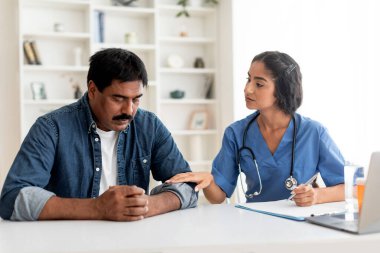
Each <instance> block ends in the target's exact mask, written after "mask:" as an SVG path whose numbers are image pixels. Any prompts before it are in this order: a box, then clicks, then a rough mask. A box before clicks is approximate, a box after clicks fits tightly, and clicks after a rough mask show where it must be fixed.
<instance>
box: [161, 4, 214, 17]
mask: <svg viewBox="0 0 380 253" xmlns="http://www.w3.org/2000/svg"><path fill="white" fill-rule="evenodd" d="M158 9H159V11H160V12H166V13H173V17H175V16H176V15H177V13H178V12H180V11H181V10H182V9H183V8H182V6H179V5H169V4H168V5H159V7H158ZM186 9H187V11H188V12H189V14H190V16H195V17H196V16H198V17H199V16H201V17H202V16H208V15H211V14H214V13H215V8H212V7H192V6H187V7H186Z"/></svg>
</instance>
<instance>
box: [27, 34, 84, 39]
mask: <svg viewBox="0 0 380 253" xmlns="http://www.w3.org/2000/svg"><path fill="white" fill-rule="evenodd" d="M22 36H23V37H24V38H26V39H27V38H45V39H72V40H84V39H90V34H89V33H70V32H30V33H24V34H23V35H22Z"/></svg>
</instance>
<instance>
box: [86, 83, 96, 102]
mask: <svg viewBox="0 0 380 253" xmlns="http://www.w3.org/2000/svg"><path fill="white" fill-rule="evenodd" d="M87 89H88V96H89V97H90V98H94V96H95V91H96V85H95V83H94V82H93V81H92V80H90V81H89V82H88V85H87Z"/></svg>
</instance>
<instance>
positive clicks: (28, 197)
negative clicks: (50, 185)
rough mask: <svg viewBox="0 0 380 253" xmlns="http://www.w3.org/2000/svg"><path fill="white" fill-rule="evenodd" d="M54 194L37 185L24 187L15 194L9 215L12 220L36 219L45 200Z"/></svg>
mask: <svg viewBox="0 0 380 253" xmlns="http://www.w3.org/2000/svg"><path fill="white" fill-rule="evenodd" d="M52 196H55V194H54V193H52V192H49V191H47V190H44V189H42V188H39V187H34V186H30V187H25V188H23V189H21V190H20V192H19V194H18V195H17V198H16V201H15V204H14V210H13V213H12V216H11V218H10V219H11V220H13V221H35V220H38V217H39V216H40V213H41V211H42V209H43V208H44V206H45V204H46V202H47V201H48V200H49V199H50V198H51V197H52Z"/></svg>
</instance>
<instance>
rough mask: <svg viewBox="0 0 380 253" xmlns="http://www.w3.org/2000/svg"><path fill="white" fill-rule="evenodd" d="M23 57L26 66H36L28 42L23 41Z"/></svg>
mask: <svg viewBox="0 0 380 253" xmlns="http://www.w3.org/2000/svg"><path fill="white" fill-rule="evenodd" d="M23 48H24V55H25V58H26V61H27V62H28V64H36V58H35V57H34V53H33V49H32V46H31V45H30V42H29V41H27V40H25V41H24V42H23Z"/></svg>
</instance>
